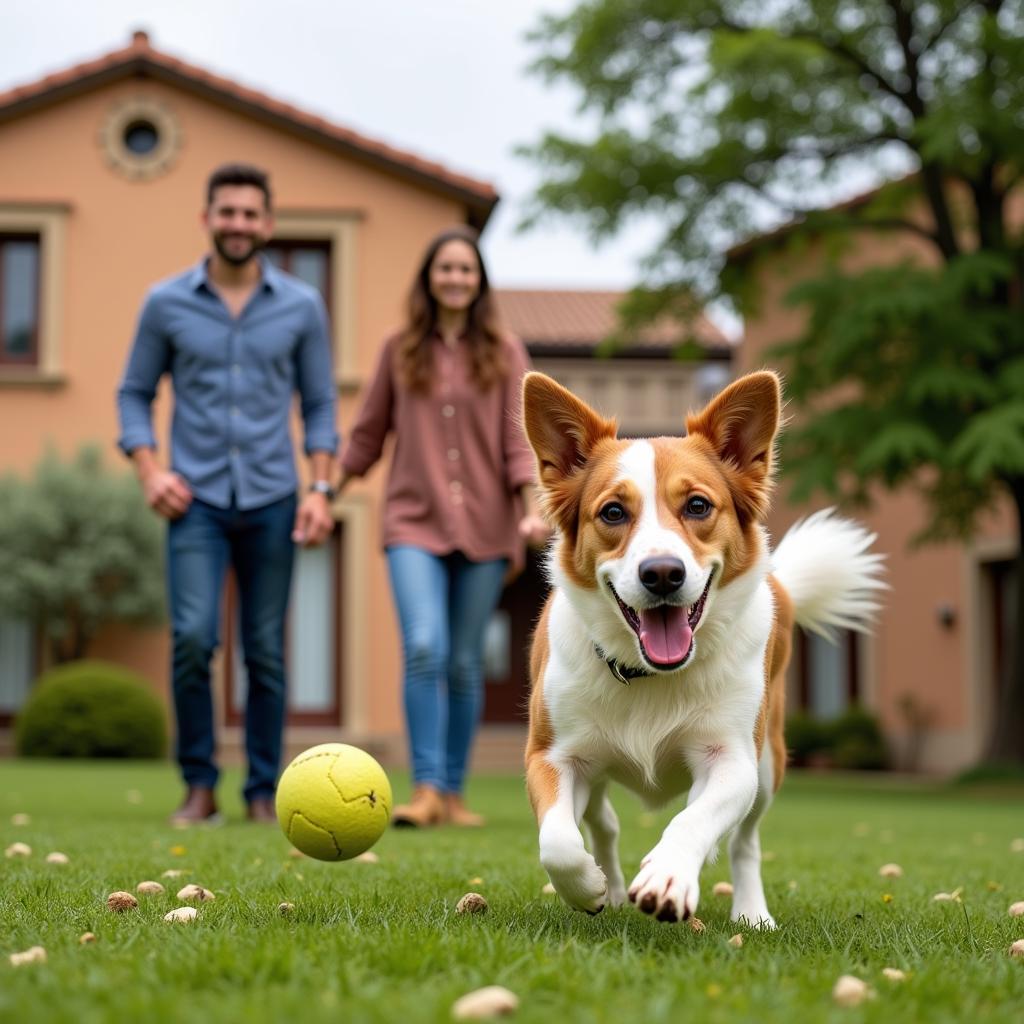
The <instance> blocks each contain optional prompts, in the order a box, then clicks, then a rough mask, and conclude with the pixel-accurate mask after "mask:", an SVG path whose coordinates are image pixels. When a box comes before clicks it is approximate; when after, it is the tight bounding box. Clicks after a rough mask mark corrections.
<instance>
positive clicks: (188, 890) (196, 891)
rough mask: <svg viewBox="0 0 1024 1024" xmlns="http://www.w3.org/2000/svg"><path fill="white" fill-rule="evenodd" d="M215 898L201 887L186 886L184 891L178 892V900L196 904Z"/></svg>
mask: <svg viewBox="0 0 1024 1024" xmlns="http://www.w3.org/2000/svg"><path fill="white" fill-rule="evenodd" d="M216 898H217V897H216V896H214V895H213V893H212V892H210V890H209V889H204V888H203V887H202V886H201V885H192V884H190V885H186V886H185V888H184V889H179V890H178V899H179V900H195V901H196V902H197V903H205V902H206V901H207V900H215V899H216Z"/></svg>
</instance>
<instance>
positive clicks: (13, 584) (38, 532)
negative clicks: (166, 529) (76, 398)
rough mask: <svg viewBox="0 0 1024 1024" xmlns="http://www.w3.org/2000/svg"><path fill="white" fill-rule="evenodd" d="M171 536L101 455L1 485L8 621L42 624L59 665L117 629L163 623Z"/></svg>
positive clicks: (2, 608) (51, 458) (48, 466)
mask: <svg viewBox="0 0 1024 1024" xmlns="http://www.w3.org/2000/svg"><path fill="white" fill-rule="evenodd" d="M162 535H163V534H162V530H161V528H160V524H159V521H158V520H157V518H156V517H155V516H154V515H153V513H152V512H150V510H149V509H148V508H146V505H145V503H144V502H143V500H142V497H141V495H140V494H139V489H138V485H137V484H136V482H135V480H134V479H133V477H132V476H131V475H130V474H125V473H121V474H114V473H111V472H109V471H108V470H107V469H106V468H105V467H104V464H103V459H102V457H101V455H100V452H99V449H97V448H95V447H88V448H83V449H82V450H81V451H80V452H79V453H78V454H77V456H75V458H74V459H72V460H71V461H69V462H64V461H62V460H61V459H60V458H59V457H58V456H57V455H56V453H54V452H53V451H50V452H48V453H47V454H46V455H45V456H44V458H43V459H42V461H41V462H40V464H39V466H38V467H37V469H36V471H35V474H34V476H33V477H32V478H30V479H22V478H20V477H18V476H15V475H13V474H8V475H7V476H5V477H3V478H0V614H2V615H4V616H7V617H11V618H20V619H27V620H29V621H31V622H32V623H34V624H35V625H36V626H37V627H38V628H39V629H40V630H41V631H42V634H43V635H44V636H45V637H46V639H47V641H48V642H49V644H50V647H51V651H52V655H53V658H54V660H55V661H58V662H63V661H69V660H71V659H75V658H81V657H82V656H83V655H84V654H85V651H86V649H87V647H88V644H89V641H90V640H91V639H92V638H93V637H94V636H95V635H96V632H97V631H98V630H99V628H100V627H101V626H103V625H104V624H105V623H108V622H126V623H134V624H138V625H146V624H156V623H159V622H161V621H163V617H164V575H163V568H162V565H163V554H162Z"/></svg>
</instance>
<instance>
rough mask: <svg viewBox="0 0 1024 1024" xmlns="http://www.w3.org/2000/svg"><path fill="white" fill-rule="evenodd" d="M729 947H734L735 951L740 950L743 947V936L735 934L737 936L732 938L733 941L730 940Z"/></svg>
mask: <svg viewBox="0 0 1024 1024" xmlns="http://www.w3.org/2000/svg"><path fill="white" fill-rule="evenodd" d="M729 945H730V946H732V947H733V949H739V948H740V947H741V946H742V945H743V936H742V935H740V933H739V932H737V933H736V934H735V935H734V936H733V937H732V938H731V939H730V940H729Z"/></svg>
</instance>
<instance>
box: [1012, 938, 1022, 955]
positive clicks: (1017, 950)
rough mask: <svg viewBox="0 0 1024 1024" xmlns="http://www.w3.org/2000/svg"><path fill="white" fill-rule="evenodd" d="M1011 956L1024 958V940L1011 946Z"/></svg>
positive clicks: (1019, 940)
mask: <svg viewBox="0 0 1024 1024" xmlns="http://www.w3.org/2000/svg"><path fill="white" fill-rule="evenodd" d="M1010 956H1022V957H1024V939H1018V940H1017V941H1016V942H1014V943H1013V944H1012V945H1011V946H1010Z"/></svg>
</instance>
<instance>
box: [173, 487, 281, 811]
mask: <svg viewBox="0 0 1024 1024" xmlns="http://www.w3.org/2000/svg"><path fill="white" fill-rule="evenodd" d="M295 501H296V499H295V497H294V495H292V496H289V497H287V498H282V499H281V500H280V501H275V502H273V503H272V504H270V505H265V506H263V507H262V508H256V509H249V510H247V511H245V512H242V511H239V509H237V508H236V507H235V506H234V504H232V506H231V508H226V509H223V508H217V507H215V506H214V505H208V504H206V502H203V501H199V500H198V499H193V501H192V504H191V505H190V506H189V509H188V511H187V512H186V513H185V515H183V516H182V517H181V518H180V519H176V520H173V521H172V522H171V523H170V527H169V529H168V533H167V553H168V557H167V578H168V590H169V597H170V610H171V628H172V639H173V651H174V653H173V670H172V680H173V688H174V710H175V714H176V718H177V728H178V737H177V754H178V763H179V764H180V765H181V774H182V776H183V777H184V779H185V781H186V782H187V783H188V784H189V785H193V786H209V787H210V788H213V786H215V785H216V783H217V778H218V771H217V766H216V764H215V763H214V759H213V755H214V729H213V700H212V698H211V695H210V659H211V657H212V656H213V652H214V649H215V648H216V647H217V643H218V640H219V636H218V633H219V626H220V598H221V594H222V593H223V590H224V573H225V571H226V570H227V567H228V564H229V563H230V565H231V566H232V568H233V569H234V571H235V579H236V582H237V583H238V600H239V609H240V612H241V633H242V649H243V651H244V652H245V668H246V674H247V676H248V697H247V700H246V708H245V750H246V754H247V756H248V759H249V775H248V778H247V779H246V783H245V798H246V799H247V800H252V799H253V798H254V797H270V796H273V793H274V787H275V785H276V784H277V773H278V768H279V766H280V761H281V736H282V732H283V730H284V716H285V672H284V626H285V613H286V612H287V608H288V591H289V589H290V587H291V578H292V564H293V561H294V555H295V546H294V544H293V542H292V539H291V532H292V527H293V525H294V522H295Z"/></svg>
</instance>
